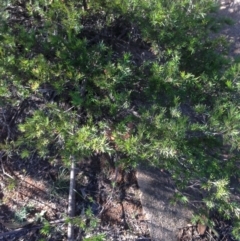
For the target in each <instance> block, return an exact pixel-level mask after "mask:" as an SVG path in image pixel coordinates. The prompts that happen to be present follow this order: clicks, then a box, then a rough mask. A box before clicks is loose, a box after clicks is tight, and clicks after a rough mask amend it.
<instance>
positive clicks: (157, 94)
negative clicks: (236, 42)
mask: <svg viewBox="0 0 240 241" xmlns="http://www.w3.org/2000/svg"><path fill="white" fill-rule="evenodd" d="M19 4H20V3H19V1H14V0H9V1H5V2H4V1H3V2H2V3H0V7H1V17H0V20H1V25H0V40H1V41H0V56H1V58H0V107H1V108H2V109H3V110H4V111H7V109H9V110H10V112H13V113H17V115H16V116H15V117H14V118H13V119H12V120H14V121H12V123H11V126H14V127H15V129H16V132H17V134H18V135H17V137H16V138H11V136H10V137H8V138H5V139H4V140H1V141H2V142H3V144H1V148H2V149H3V151H4V153H5V154H6V155H10V154H11V153H15V154H18V155H20V157H21V158H23V159H27V158H29V156H30V153H32V152H33V151H36V152H37V153H38V155H39V156H40V157H41V158H44V159H47V160H51V159H53V158H59V159H61V160H62V161H63V162H64V163H65V165H66V166H69V159H70V156H71V155H74V156H76V158H82V157H83V156H90V155H92V154H100V153H108V154H110V155H114V154H120V155H119V156H123V157H124V158H123V159H121V160H119V162H122V164H123V165H126V166H127V165H133V166H136V165H137V164H139V162H141V161H146V160H147V161H148V162H149V163H150V164H151V165H155V166H158V167H162V168H164V169H167V170H169V172H170V173H171V174H172V176H173V178H174V180H175V182H176V184H177V186H178V188H179V189H180V190H181V189H183V188H184V187H185V186H186V184H187V183H189V182H191V181H194V180H196V179H197V180H198V181H199V182H200V183H201V187H202V188H203V189H205V190H207V191H208V193H209V196H208V197H207V198H206V199H205V200H204V202H205V203H206V207H207V208H208V209H216V210H217V211H218V212H220V213H221V214H222V215H224V216H225V217H227V218H230V217H231V215H233V216H234V217H235V219H236V220H237V221H236V222H235V223H236V224H237V223H238V222H239V212H238V210H239V207H238V205H237V204H235V203H234V202H232V201H231V200H230V183H229V182H228V180H230V179H231V177H232V176H236V177H239V161H238V160H239V146H240V139H239V127H238V123H239V119H240V110H239V107H238V100H239V87H240V84H239V73H240V71H239V70H240V64H239V61H236V63H231V61H230V60H229V59H228V58H227V57H226V50H227V47H228V46H227V42H226V40H225V39H224V38H222V37H221V38H212V37H210V35H209V33H211V31H215V30H217V29H220V28H221V26H222V25H223V24H225V23H228V24H229V23H230V22H229V21H227V20H226V19H225V20H224V19H218V18H215V17H214V16H215V15H214V12H215V11H216V10H217V5H216V3H215V1H211V0H201V1H199V0H191V1H190V0H183V1H173V0H172V1H170V0H168V1H167V0H151V1H145V0H133V1H126V0H124V1H122V0H121V1H120V0H112V1H100V0H98V1H91V0H90V1H88V6H87V7H88V10H87V11H85V10H84V6H83V2H81V1H80V2H79V1H75V0H71V1H61V0H54V1H40V0H39V1H25V2H24V4H22V5H21V4H20V8H21V11H22V12H24V14H25V15H24V16H23V20H21V21H22V22H21V24H19V22H18V21H16V20H15V17H17V18H20V16H22V15H21V14H22V12H21V11H17V10H16V11H17V12H15V13H14V11H11V9H9V8H8V7H7V6H9V5H11V6H12V7H13V8H14V7H15V8H16V9H18V8H19ZM122 26H124V27H122ZM121 38H122V39H121ZM110 39H113V41H112V40H110ZM141 48H142V49H143V50H142V52H144V53H145V52H146V53H147V54H148V55H146V56H148V57H144V56H143V55H142V52H140V50H139V49H141ZM22 103H27V107H25V108H22V109H21V106H22ZM1 118H2V122H1V123H5V122H6V123H5V125H7V118H5V119H4V117H1ZM0 127H1V128H2V126H0ZM177 194H178V195H177V196H176V198H177V199H178V200H181V201H182V202H184V203H186V202H188V201H189V200H187V199H186V197H185V196H183V195H182V194H181V192H179V193H177ZM88 212H89V211H86V215H87V217H86V218H90V220H94V219H93V217H92V216H91V213H88ZM78 221H79V220H78ZM95 221H96V220H95ZM79 223H80V226H81V228H83V229H85V228H86V227H85V223H84V222H82V221H81V222H80V221H79ZM91 226H93V227H94V226H95V223H94V221H93V223H91ZM236 227H237V226H236ZM42 230H43V231H42V232H43V233H47V232H49V226H47V224H46V227H44V228H43V229H42ZM236 230H237V228H236V229H234V231H233V233H234V234H235V235H236V233H237V231H236ZM102 239H103V237H101V236H99V238H98V237H96V238H95V239H93V238H92V239H91V238H88V239H86V240H102Z"/></svg>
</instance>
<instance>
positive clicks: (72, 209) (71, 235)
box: [67, 157, 76, 241]
mask: <svg viewBox="0 0 240 241" xmlns="http://www.w3.org/2000/svg"><path fill="white" fill-rule="evenodd" d="M75 176H76V169H75V158H74V157H71V172H70V186H69V196H68V216H69V217H70V218H73V217H74V216H75V185H76V182H75ZM67 237H68V241H74V226H73V224H72V222H69V223H68V231H67Z"/></svg>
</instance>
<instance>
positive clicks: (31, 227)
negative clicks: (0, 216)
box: [0, 219, 65, 239]
mask: <svg viewBox="0 0 240 241" xmlns="http://www.w3.org/2000/svg"><path fill="white" fill-rule="evenodd" d="M63 222H65V219H58V220H55V221H51V222H49V224H50V225H53V224H57V223H63ZM2 225H3V226H4V223H2ZM43 226H44V225H43V224H37V225H34V223H28V224H27V225H25V226H23V227H21V228H18V229H15V230H12V231H8V232H5V233H0V239H3V238H7V237H11V236H13V235H14V237H15V236H16V235H21V236H22V235H24V234H26V233H27V232H29V231H30V230H37V229H40V228H42V227H43Z"/></svg>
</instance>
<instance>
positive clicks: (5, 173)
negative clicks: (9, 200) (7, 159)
mask: <svg viewBox="0 0 240 241" xmlns="http://www.w3.org/2000/svg"><path fill="white" fill-rule="evenodd" d="M1 167H2V171H3V174H4V175H6V176H8V177H9V178H11V179H12V180H14V179H15V178H14V177H12V176H11V175H10V174H8V173H7V172H5V169H4V166H3V163H2V158H1Z"/></svg>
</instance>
